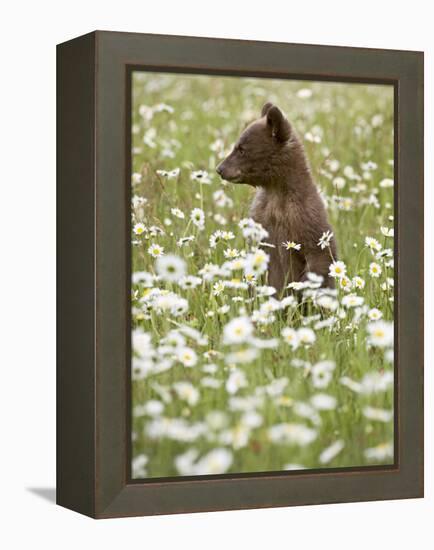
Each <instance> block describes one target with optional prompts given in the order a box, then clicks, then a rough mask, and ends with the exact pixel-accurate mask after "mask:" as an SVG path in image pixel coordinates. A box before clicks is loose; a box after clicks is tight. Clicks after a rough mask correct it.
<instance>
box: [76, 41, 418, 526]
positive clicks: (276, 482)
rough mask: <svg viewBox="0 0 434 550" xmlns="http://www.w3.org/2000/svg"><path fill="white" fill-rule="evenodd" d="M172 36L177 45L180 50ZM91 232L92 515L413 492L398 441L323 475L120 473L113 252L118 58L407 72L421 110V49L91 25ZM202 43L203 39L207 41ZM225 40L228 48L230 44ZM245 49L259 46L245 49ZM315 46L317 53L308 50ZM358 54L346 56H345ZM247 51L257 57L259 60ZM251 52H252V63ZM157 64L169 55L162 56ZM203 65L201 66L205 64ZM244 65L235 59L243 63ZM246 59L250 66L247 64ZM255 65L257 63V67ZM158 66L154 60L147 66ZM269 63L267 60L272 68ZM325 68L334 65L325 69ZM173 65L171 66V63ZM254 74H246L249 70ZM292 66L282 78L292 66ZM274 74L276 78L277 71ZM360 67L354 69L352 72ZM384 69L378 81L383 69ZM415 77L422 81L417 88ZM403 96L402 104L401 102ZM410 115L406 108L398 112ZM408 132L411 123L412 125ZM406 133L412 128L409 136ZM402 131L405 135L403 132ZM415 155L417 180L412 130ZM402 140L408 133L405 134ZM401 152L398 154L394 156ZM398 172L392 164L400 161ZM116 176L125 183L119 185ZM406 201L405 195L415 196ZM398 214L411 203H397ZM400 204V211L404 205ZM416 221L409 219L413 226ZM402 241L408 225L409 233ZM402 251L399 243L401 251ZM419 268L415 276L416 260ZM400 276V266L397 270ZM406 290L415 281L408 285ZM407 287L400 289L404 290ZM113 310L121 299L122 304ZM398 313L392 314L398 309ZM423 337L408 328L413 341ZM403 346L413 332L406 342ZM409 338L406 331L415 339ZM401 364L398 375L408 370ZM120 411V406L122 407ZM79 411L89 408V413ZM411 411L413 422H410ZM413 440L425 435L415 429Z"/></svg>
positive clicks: (121, 324) (120, 296)
mask: <svg viewBox="0 0 434 550" xmlns="http://www.w3.org/2000/svg"><path fill="white" fill-rule="evenodd" d="M181 41H182V45H183V48H181ZM96 42H97V46H98V47H97V52H96V60H97V61H96V65H97V71H96V75H95V79H96V104H95V116H96V127H95V132H96V136H97V137H96V138H95V139H96V144H95V147H96V165H95V168H96V169H97V172H96V180H97V182H96V193H97V197H96V204H95V207H96V212H97V214H96V220H95V222H96V234H95V238H96V241H97V242H98V251H97V252H98V253H97V256H96V273H95V275H96V278H97V288H96V293H97V296H96V308H97V309H96V312H94V313H95V320H96V334H95V338H96V341H95V345H96V353H97V357H96V363H95V368H96V374H97V379H96V381H95V380H94V384H95V386H94V389H95V392H96V403H95V404H94V407H95V409H94V413H95V416H94V420H95V430H96V431H95V434H94V435H95V437H96V439H95V441H94V442H95V448H94V451H95V453H96V454H94V456H93V459H94V461H93V465H94V467H95V472H94V473H95V480H94V481H95V491H96V495H95V501H94V510H93V511H94V514H95V517H100V518H103V517H123V516H127V515H152V514H162V513H163V514H167V513H180V512H184V513H186V512H194V511H211V510H222V509H245V508H257V507H276V506H290V505H302V504H315V503H320V502H330V503H331V502H352V501H364V500H379V499H396V498H414V497H417V496H422V492H421V491H422V488H421V484H422V483H423V448H421V447H420V446H419V445H417V448H414V449H408V450H407V451H406V458H405V461H404V462H405V467H404V468H402V469H398V470H396V471H379V470H377V471H373V470H371V471H366V472H361V471H360V472H339V473H337V472H329V473H326V474H313V473H306V474H300V475H297V476H295V475H294V476H285V477H280V478H276V476H275V475H274V476H273V474H272V473H270V475H269V476H268V475H267V476H264V477H262V478H259V477H253V476H252V477H250V478H249V479H246V478H245V477H244V478H242V477H239V478H237V477H235V478H233V479H230V480H229V479H224V478H220V477H215V478H214V479H201V480H200V479H198V480H193V481H191V480H179V481H178V480H176V481H173V480H168V481H167V482H159V483H155V484H154V483H143V484H131V483H129V482H128V481H127V477H126V470H125V461H126V449H125V447H126V445H127V443H128V434H127V430H126V421H125V415H126V414H127V411H126V396H125V394H124V391H125V386H126V380H127V374H126V372H125V368H126V367H127V366H128V365H127V360H126V353H125V349H126V347H125V346H126V332H125V330H124V329H125V327H126V321H127V319H128V318H127V316H126V315H125V312H124V309H125V303H124V301H125V297H126V288H125V285H124V283H125V273H124V271H125V270H124V267H125V266H123V265H122V262H124V259H125V257H126V253H125V248H126V242H123V239H124V238H125V235H126V233H125V230H126V226H125V220H124V216H125V213H124V205H123V204H121V203H122V201H123V200H124V197H125V190H124V186H125V178H124V174H125V163H126V162H127V159H126V156H125V155H126V153H125V150H126V148H125V147H123V146H122V141H123V139H124V133H123V132H124V128H125V112H124V107H125V105H124V100H125V97H124V89H123V85H124V81H123V80H122V79H123V78H124V76H125V70H126V68H127V67H128V65H136V64H141V65H143V66H147V65H149V66H152V67H153V70H157V71H158V70H161V71H163V72H164V68H165V67H168V68H172V69H173V68H175V69H177V70H178V72H191V71H189V64H190V66H191V67H194V71H193V72H197V73H199V72H203V73H208V74H210V72H211V74H233V75H236V74H237V72H240V75H243V76H245V75H246V73H251V76H261V74H260V73H261V72H262V74H263V75H264V76H270V77H271V76H272V77H275V78H285V72H284V69H282V67H289V66H291V63H292V67H293V70H294V74H292V72H291V70H290V69H289V68H288V69H287V70H286V71H287V76H286V78H296V77H297V75H299V76H301V77H302V78H303V77H304V78H307V79H315V78H316V77H315V74H318V75H319V77H318V80H339V81H341V80H342V81H349V82H351V81H352V82H357V81H359V82H364V81H366V82H377V83H389V84H390V83H392V82H394V81H397V80H400V79H401V78H403V79H404V80H405V79H407V78H408V76H409V75H411V77H412V78H415V81H414V82H413V85H414V86H413V88H411V87H410V88H409V87H408V81H407V92H409V93H407V100H406V101H407V103H405V104H404V105H403V106H401V108H404V109H407V108H410V109H411V112H412V113H413V114H417V116H418V117H419V115H420V113H422V114H423V94H422V96H421V95H420V90H421V88H422V91H423V81H421V80H420V79H421V78H422V77H423V69H422V70H421V64H420V60H421V58H422V56H421V54H420V53H416V52H394V51H393V50H360V49H358V48H345V49H341V48H334V47H327V46H323V47H321V46H318V47H316V46H304V45H300V44H297V45H285V44H279V45H276V44H273V45H272V44H270V45H269V46H268V45H267V43H265V42H263V43H257V42H256V43H255V42H249V43H247V44H243V41H227V40H216V39H214V41H213V42H212V43H211V42H210V41H206V39H200V38H197V39H194V38H191V37H185V38H179V37H163V36H156V35H140V34H136V35H132V34H130V33H110V32H97V33H96ZM211 46H212V47H211ZM232 47H233V53H234V56H231V57H230V58H229V56H228V54H229V52H230V51H232V50H231V48H232ZM253 50H255V51H257V52H259V53H260V54H261V55H260V56H259V57H258V56H252V51H253ZM316 52H318V54H317V53H316ZM353 54H354V55H355V56H357V59H356V60H354V61H353V59H352V55H353ZM259 58H260V60H259V61H257V59H259ZM253 60H254V61H253ZM165 62H166V63H167V65H165ZM205 63H206V64H208V63H209V64H208V65H206V64H205ZM243 63H245V67H246V68H245V69H243V70H242V71H241V70H240V69H239V68H237V66H238V67H239V66H242V67H243V66H244V65H243ZM253 63H254V64H255V65H253ZM256 63H259V65H256ZM157 65H158V66H159V67H160V68H157ZM268 67H272V68H273V71H274V69H276V72H275V73H274V72H272V73H271V72H270V71H269V69H268ZM327 67H331V68H333V69H334V70H335V71H336V72H335V73H334V74H332V73H330V74H328V73H327ZM175 72H176V71H175ZM255 73H256V74H255ZM290 73H291V74H292V76H291V75H290ZM279 75H280V76H279ZM360 75H363V76H360ZM383 76H384V79H383ZM421 84H422V86H421ZM409 100H410V101H411V102H412V104H411V107H410V105H409V103H408V101H409ZM407 121H408V114H407ZM411 128H412V130H411V132H415V131H417V126H414V125H411ZM413 137H415V136H414V135H413ZM410 141H411V138H410ZM416 142H417V144H416V155H415V157H414V158H413V159H412V158H411V155H410V152H411V148H410V149H409V152H407V153H406V155H405V163H408V164H407V169H406V170H405V172H406V173H407V172H408V171H411V170H412V169H414V171H415V172H416V173H417V174H418V175H420V183H421V189H423V171H421V170H420V164H419V162H420V161H421V160H422V158H423V139H422V138H421V137H420V136H418V137H417V139H416ZM405 143H406V144H408V143H409V141H408V138H407V141H406V142H405ZM403 162H404V161H403ZM400 174H401V171H400ZM121 182H123V183H121ZM403 185H405V193H408V192H411V189H410V187H409V186H410V181H408V182H407V184H405V181H403ZM413 205H414V202H413ZM422 205H423V200H422V197H421V196H420V195H418V198H417V202H416V210H417V212H419V211H420V210H421V207H422ZM405 211H406V213H407V214H408V213H409V212H410V211H411V210H410V208H407V209H405ZM407 214H406V215H407ZM420 221H421V220H420V219H419V218H418V219H417V220H416V219H413V222H412V225H413V229H412V232H414V231H415V229H416V232H417V230H420V228H421V225H420ZM415 226H417V228H415ZM407 242H408V235H407ZM420 242H421V241H420V240H418V242H417V247H415V250H414V252H413V255H412V257H413V258H415V257H416V258H417V259H418V260H422V257H421V254H422V252H421V246H420ZM406 252H408V249H406ZM417 273H418V275H420V276H423V275H422V274H421V273H420V272H419V269H418V270H417ZM407 277H408V275H407ZM412 292H413V291H412ZM410 295H411V292H410V293H409V290H408V288H407V289H406V290H405V298H404V300H405V299H408V297H409V296H410ZM417 297H418V300H417V303H416V304H415V305H414V308H415V311H414V312H413V315H412V318H413V319H414V318H417V328H418V329H421V328H423V317H422V313H423V312H422V309H421V306H420V300H419V298H421V294H417ZM122 308H123V309H122ZM398 315H399V314H398ZM419 337H421V338H423V334H420V333H418V334H417V339H418V342H420V340H419ZM405 342H406V343H405V345H406V346H407V355H406V359H408V346H409V342H410V343H411V341H410V340H409V339H408V337H407V338H406V340H405ZM412 345H414V341H413V344H412ZM414 363H415V364H414V365H413V366H411V365H407V364H405V365H404V367H405V369H406V371H407V370H408V369H410V375H411V374H413V376H415V378H416V379H415V380H413V382H412V383H411V387H409V388H407V392H406V403H405V405H406V407H407V408H408V411H407V412H406V413H405V414H406V416H407V419H406V429H405V430H404V435H405V438H406V441H405V442H404V444H405V445H406V446H407V447H408V445H409V444H411V443H414V442H416V443H419V442H420V437H421V428H422V425H421V424H418V425H417V429H416V431H417V432H418V434H417V435H414V436H413V437H411V436H410V435H409V434H410V430H409V427H410V426H411V422H412V421H413V422H416V423H417V422H420V421H421V414H422V413H423V402H421V401H418V402H414V401H413V400H409V399H408V397H409V393H410V392H411V388H413V390H415V392H416V397H417V398H420V393H421V386H422V376H423V374H422V373H423V371H422V367H423V365H422V355H421V354H420V353H419V354H416V355H415V361H414ZM408 377H409V374H406V378H405V379H406V381H408V380H409V378H408ZM123 415H124V416H123ZM87 418H88V420H89V416H88V417H87ZM410 418H411V420H410ZM422 440H423V436H422Z"/></svg>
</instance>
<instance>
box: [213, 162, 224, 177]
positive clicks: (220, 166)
mask: <svg viewBox="0 0 434 550" xmlns="http://www.w3.org/2000/svg"><path fill="white" fill-rule="evenodd" d="M215 171H216V172H217V174H218V175H219V176H221V175H222V174H223V170H222V165H221V164H219V165H218V166H217V168H216V169H215Z"/></svg>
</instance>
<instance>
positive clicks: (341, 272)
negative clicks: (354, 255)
mask: <svg viewBox="0 0 434 550" xmlns="http://www.w3.org/2000/svg"><path fill="white" fill-rule="evenodd" d="M346 272H347V266H346V265H345V263H344V262H341V261H336V262H333V263H331V264H330V266H329V276H330V277H333V278H334V279H340V278H341V277H344V276H345V275H346Z"/></svg>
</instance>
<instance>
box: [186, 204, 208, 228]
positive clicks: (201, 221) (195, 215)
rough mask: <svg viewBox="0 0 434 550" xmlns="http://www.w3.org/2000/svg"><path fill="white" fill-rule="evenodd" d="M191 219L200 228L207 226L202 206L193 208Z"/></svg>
mask: <svg viewBox="0 0 434 550" xmlns="http://www.w3.org/2000/svg"><path fill="white" fill-rule="evenodd" d="M190 219H191V221H192V222H193V224H194V225H195V226H196V227H198V228H199V229H203V228H204V227H205V213H204V211H203V210H202V209H201V208H193V210H192V211H191V214H190Z"/></svg>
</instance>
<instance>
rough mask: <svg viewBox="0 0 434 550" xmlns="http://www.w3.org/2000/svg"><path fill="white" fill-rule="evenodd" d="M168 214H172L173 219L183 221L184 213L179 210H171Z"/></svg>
mask: <svg viewBox="0 0 434 550" xmlns="http://www.w3.org/2000/svg"><path fill="white" fill-rule="evenodd" d="M170 212H171V213H172V215H173V216H175V218H179V219H180V220H183V219H184V218H185V214H184V212H182V210H180V209H179V208H171V209H170Z"/></svg>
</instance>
